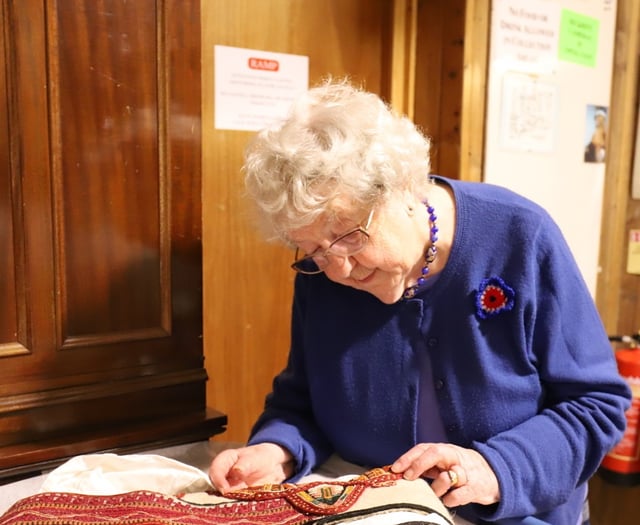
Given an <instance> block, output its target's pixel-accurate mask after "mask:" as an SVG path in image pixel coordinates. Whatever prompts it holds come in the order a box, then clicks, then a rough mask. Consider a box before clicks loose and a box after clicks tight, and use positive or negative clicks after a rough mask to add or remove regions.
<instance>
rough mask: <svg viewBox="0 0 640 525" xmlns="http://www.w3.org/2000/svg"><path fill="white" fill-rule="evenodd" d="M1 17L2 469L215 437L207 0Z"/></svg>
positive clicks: (52, 8) (44, 5)
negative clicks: (203, 51) (207, 209)
mask: <svg viewBox="0 0 640 525" xmlns="http://www.w3.org/2000/svg"><path fill="white" fill-rule="evenodd" d="M0 17H1V18H0V29H1V30H2V31H1V32H0V46H1V47H0V61H1V62H0V110H3V111H0V119H1V120H0V170H1V171H0V254H1V255H0V282H1V283H2V284H0V311H1V315H0V469H4V470H3V472H6V473H15V472H16V470H20V469H21V468H22V466H24V465H25V464H28V463H31V462H42V461H49V460H55V459H56V458H59V456H61V455H64V454H69V453H70V452H71V453H78V452H79V451H86V450H91V449H95V448H100V447H105V446H107V447H118V446H123V445H134V444H140V443H141V442H143V441H156V442H157V441H161V440H162V439H169V438H171V437H173V438H175V439H180V440H182V439H187V436H188V434H189V432H190V431H191V429H192V428H193V429H194V431H195V428H196V427H203V426H207V425H206V424H205V423H204V422H206V421H209V423H211V424H210V425H209V426H208V429H207V430H206V431H205V432H204V433H205V434H207V435H208V433H215V432H219V431H221V430H222V426H221V425H222V424H223V423H224V418H223V417H222V415H220V414H213V415H212V414H209V415H207V414H206V412H205V382H206V380H207V374H206V372H205V369H204V365H203V355H202V306H201V305H202V272H201V266H202V260H201V204H200V201H201V199H200V187H201V181H200V179H201V176H200V172H201V161H200V154H201V153H200V152H201V138H200V137H201V132H200V32H199V27H200V20H199V17H200V9H199V1H198V0H164V1H160V0H136V1H135V2H126V1H123V0H101V1H96V0H51V1H47V2H42V1H38V0H3V1H2V4H1V9H0ZM187 420H188V421H187ZM181 427H182V428H181ZM144 429H148V430H144ZM181 434H182V436H181ZM97 440H98V441H100V443H97ZM45 441H46V442H47V443H48V444H49V445H48V446H49V447H50V448H53V449H55V450H56V451H55V452H48V453H47V452H43V448H46V447H43V446H38V445H37V443H38V442H39V443H40V445H42V443H43V442H45ZM75 441H84V442H85V445H83V446H76V447H75V448H71V449H70V448H69V443H70V442H75ZM92 441H93V442H92ZM87 443H88V444H87ZM25 447H26V448H25ZM0 473H1V472H0Z"/></svg>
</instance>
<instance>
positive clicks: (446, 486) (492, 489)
mask: <svg viewBox="0 0 640 525" xmlns="http://www.w3.org/2000/svg"><path fill="white" fill-rule="evenodd" d="M391 470H392V471H393V472H398V473H402V474H403V475H404V478H405V479H408V480H414V479H417V478H419V477H423V478H429V479H432V480H433V482H432V483H431V488H432V489H433V491H434V492H435V494H436V496H438V497H439V498H442V502H443V503H444V504H445V505H446V506H447V507H458V506H460V505H466V504H467V503H479V504H481V505H491V504H492V503H496V502H498V501H500V486H499V484H498V478H496V475H495V474H494V472H493V470H492V469H491V467H490V466H489V463H487V461H486V460H485V459H484V457H482V455H480V453H478V452H476V451H475V450H472V449H469V448H462V447H459V446H456V445H451V444H448V443H419V444H418V445H416V446H415V447H413V448H412V449H410V450H409V451H407V452H405V453H404V454H403V455H402V456H400V457H399V458H398V459H397V460H396V461H395V462H394V463H393V465H392V466H391Z"/></svg>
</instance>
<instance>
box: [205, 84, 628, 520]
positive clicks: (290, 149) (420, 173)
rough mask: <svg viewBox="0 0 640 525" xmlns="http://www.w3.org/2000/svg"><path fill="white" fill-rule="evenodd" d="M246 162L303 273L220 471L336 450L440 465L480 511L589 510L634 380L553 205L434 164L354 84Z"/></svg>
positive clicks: (292, 466)
mask: <svg viewBox="0 0 640 525" xmlns="http://www.w3.org/2000/svg"><path fill="white" fill-rule="evenodd" d="M245 160H246V163H245V167H244V168H245V173H246V187H247V190H248V193H249V195H250V196H251V200H252V202H253V203H254V204H255V208H256V211H257V213H258V219H259V221H258V224H260V225H261V226H262V227H263V228H264V229H265V230H266V234H267V236H269V237H270V238H275V239H279V240H281V241H282V242H284V243H285V244H286V245H288V246H289V247H291V248H292V250H295V255H294V261H293V264H292V265H291V267H292V269H293V270H294V271H296V272H298V274H297V276H296V281H295V293H294V297H293V309H292V325H291V348H290V354H289V359H288V364H287V366H286V368H285V369H284V370H283V371H282V372H281V373H280V374H279V375H278V376H277V377H276V378H275V380H274V383H273V391H272V392H271V393H270V394H269V395H268V396H267V400H266V406H265V409H264V412H263V414H262V415H261V416H260V418H259V419H258V421H257V422H256V424H255V426H254V428H253V430H252V432H251V436H250V439H249V442H248V444H247V446H246V447H242V448H239V449H232V450H227V451H225V452H223V453H221V454H220V455H219V456H217V457H216V458H215V459H214V461H213V463H212V465H211V468H210V477H211V480H212V481H213V483H214V484H215V485H216V487H218V489H219V490H221V491H222V492H225V491H228V490H231V489H237V488H242V487H245V486H247V485H255V484H260V483H267V482H268V483H279V482H282V481H284V480H289V481H296V480H298V479H300V477H301V476H303V475H305V474H307V473H309V472H310V471H312V470H313V469H314V468H316V467H317V466H318V465H320V464H321V463H323V462H324V461H325V460H326V459H327V458H328V457H329V456H330V455H331V454H334V453H335V454H337V455H339V456H340V457H341V458H343V459H345V460H347V461H350V462H352V463H356V464H359V465H366V466H381V465H387V464H391V465H392V469H393V470H394V471H396V472H401V473H403V474H404V477H405V478H406V479H416V478H418V477H424V478H428V479H430V480H431V487H432V488H433V490H434V492H435V493H436V494H437V495H438V496H440V497H442V500H443V502H444V503H445V504H446V505H447V506H449V507H456V509H455V510H456V513H457V515H458V516H462V517H463V518H465V519H466V520H468V521H469V522H471V523H502V524H506V523H510V524H511V523H550V524H553V525H565V524H566V525H576V524H578V523H582V522H583V518H582V512H583V507H584V506H585V505H584V504H585V501H586V495H587V481H588V480H589V477H590V476H591V475H592V474H593V473H594V472H595V471H596V469H597V468H598V465H599V463H600V461H601V460H602V458H603V456H604V455H605V454H606V453H607V451H609V450H610V449H611V448H612V446H613V445H614V444H615V443H616V442H617V441H618V440H619V439H620V437H621V435H622V432H623V430H624V427H625V417H624V412H625V409H626V408H627V407H628V406H629V400H630V392H629V389H628V387H627V386H626V384H625V383H624V381H623V380H622V379H621V378H620V376H619V374H618V372H617V369H616V365H615V360H614V358H613V352H612V349H611V346H610V344H609V341H608V338H607V335H606V333H605V332H604V330H603V327H602V323H601V320H600V318H599V316H598V312H597V310H596V308H595V306H594V303H593V300H592V298H591V296H590V294H589V292H588V290H587V288H586V286H585V283H584V282H583V280H582V278H581V275H580V273H579V270H578V268H577V266H576V264H575V262H574V259H573V258H572V255H571V253H570V250H569V248H568V246H567V244H566V242H565V240H564V239H563V236H562V234H561V233H560V231H559V229H558V227H557V226H556V224H554V222H553V221H552V219H551V218H550V216H549V215H548V214H547V213H546V212H545V211H544V210H543V209H542V208H540V207H539V206H537V205H536V204H534V203H533V202H530V201H529V200H526V199H525V198H523V197H521V196H518V195H516V194H514V193H512V192H510V191H508V190H506V189H504V188H499V187H496V186H491V185H488V184H483V183H470V182H461V181H456V180H449V179H446V178H443V177H437V176H431V175H430V166H429V141H428V140H427V139H426V138H425V137H424V136H423V135H422V134H421V133H420V132H419V131H418V130H417V129H416V127H415V126H414V125H413V124H412V123H411V122H410V121H409V120H408V119H407V118H404V117H402V116H399V115H396V114H395V113H394V112H393V111H392V110H391V109H390V108H389V107H388V106H387V105H386V104H384V103H383V102H382V101H381V100H380V99H379V98H378V97H377V96H376V95H374V94H371V93H367V92H365V91H363V90H361V89H359V88H356V87H354V86H352V85H350V84H349V83H348V82H346V81H340V82H331V81H328V82H325V83H324V84H323V85H320V86H318V87H316V88H313V89H311V90H309V91H308V92H306V93H305V94H303V95H302V96H301V97H300V98H299V100H297V102H296V103H295V104H294V105H293V108H292V111H291V113H290V116H289V117H288V118H287V119H286V120H285V121H284V122H282V123H280V124H279V125H277V126H275V127H272V128H269V129H265V130H263V131H262V132H260V133H259V134H258V135H257V137H256V138H255V140H253V141H252V143H251V144H250V146H249V147H248V149H247V153H246V159H245ZM536 520H538V521H536Z"/></svg>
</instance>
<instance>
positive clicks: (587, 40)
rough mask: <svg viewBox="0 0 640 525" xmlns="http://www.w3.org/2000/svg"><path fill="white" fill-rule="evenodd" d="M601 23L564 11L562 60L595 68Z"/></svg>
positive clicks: (560, 56) (559, 53)
mask: <svg viewBox="0 0 640 525" xmlns="http://www.w3.org/2000/svg"><path fill="white" fill-rule="evenodd" d="M599 28H600V21H599V20H597V19H595V18H591V17H590V16H585V15H582V14H580V13H576V12H575V11H569V10H568V9H563V11H562V18H561V22H560V47H559V49H558V56H559V58H560V60H564V61H566V62H574V63H575V64H580V65H582V66H588V67H595V66H596V57H597V54H598V30H599Z"/></svg>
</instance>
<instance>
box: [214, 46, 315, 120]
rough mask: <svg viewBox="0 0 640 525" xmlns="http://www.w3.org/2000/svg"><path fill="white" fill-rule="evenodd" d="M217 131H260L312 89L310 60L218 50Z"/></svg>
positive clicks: (226, 47) (216, 88)
mask: <svg viewBox="0 0 640 525" xmlns="http://www.w3.org/2000/svg"><path fill="white" fill-rule="evenodd" d="M214 59H215V68H214V73H215V93H214V95H215V119H214V122H215V128H216V129H228V130H244V131H257V130H259V129H262V128H264V127H267V126H269V125H270V124H272V123H274V122H276V121H278V120H282V119H283V118H285V117H286V116H287V113H288V111H289V107H290V106H291V103H292V101H293V99H294V98H295V97H296V96H297V95H298V94H299V93H301V92H302V91H305V90H306V89H307V88H308V87H309V57H306V56H301V55H289V54H284V53H272V52H269V51H259V50H255V49H244V48H239V47H228V46H215V47H214Z"/></svg>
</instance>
